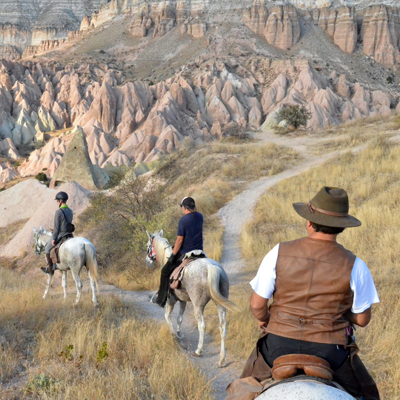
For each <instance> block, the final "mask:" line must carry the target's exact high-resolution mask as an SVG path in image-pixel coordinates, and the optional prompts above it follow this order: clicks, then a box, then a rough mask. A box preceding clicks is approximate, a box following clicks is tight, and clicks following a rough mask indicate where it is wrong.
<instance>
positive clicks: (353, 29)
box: [312, 7, 357, 54]
mask: <svg viewBox="0 0 400 400" xmlns="http://www.w3.org/2000/svg"><path fill="white" fill-rule="evenodd" d="M312 16H313V20H314V23H315V24H317V25H318V26H319V27H320V28H321V29H322V30H323V31H324V32H326V33H327V34H328V35H329V36H330V37H331V38H332V39H333V41H334V43H335V44H336V45H337V46H339V47H340V49H341V50H342V51H344V52H345V53H348V54H351V53H353V52H354V50H355V49H356V45H357V15H356V11H355V9H354V8H350V7H340V8H322V9H316V10H314V12H313V14H312Z"/></svg>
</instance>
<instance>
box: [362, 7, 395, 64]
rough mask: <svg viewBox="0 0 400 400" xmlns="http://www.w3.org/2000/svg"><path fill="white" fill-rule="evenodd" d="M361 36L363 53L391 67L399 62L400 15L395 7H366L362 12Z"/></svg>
mask: <svg viewBox="0 0 400 400" xmlns="http://www.w3.org/2000/svg"><path fill="white" fill-rule="evenodd" d="M396 11H397V10H396ZM361 37H362V40H363V51H364V54H366V55H368V56H371V57H373V58H374V59H375V61H377V62H378V63H380V64H383V65H385V66H388V67H391V66H394V65H396V64H398V63H399V62H400V52H399V43H400V16H399V13H398V12H395V9H392V8H391V7H387V6H372V7H368V8H367V9H366V11H365V13H364V18H363V22H362V28H361Z"/></svg>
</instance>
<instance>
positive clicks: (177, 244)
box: [173, 236, 184, 255]
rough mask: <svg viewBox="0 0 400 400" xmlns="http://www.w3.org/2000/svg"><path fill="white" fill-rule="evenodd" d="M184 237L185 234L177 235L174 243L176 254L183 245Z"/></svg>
mask: <svg viewBox="0 0 400 400" xmlns="http://www.w3.org/2000/svg"><path fill="white" fill-rule="evenodd" d="M183 239H184V237H183V236H177V238H176V241H175V244H174V250H173V253H174V254H175V255H176V254H178V251H179V250H180V248H181V247H182V243H183Z"/></svg>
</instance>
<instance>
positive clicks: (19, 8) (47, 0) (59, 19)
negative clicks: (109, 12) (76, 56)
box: [0, 0, 107, 58]
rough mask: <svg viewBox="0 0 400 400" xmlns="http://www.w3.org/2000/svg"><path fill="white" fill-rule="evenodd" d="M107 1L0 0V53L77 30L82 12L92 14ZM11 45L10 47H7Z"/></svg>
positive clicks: (9, 54)
mask: <svg viewBox="0 0 400 400" xmlns="http://www.w3.org/2000/svg"><path fill="white" fill-rule="evenodd" d="M106 3H107V0H69V1H65V0H35V1H32V0H2V1H1V2H0V53H3V54H4V53H5V52H6V49H4V48H3V49H2V47H3V46H8V47H9V49H8V50H9V52H8V58H12V57H13V56H15V52H19V53H21V54H22V52H23V51H24V50H25V48H26V47H27V46H29V45H39V44H40V42H41V41H42V40H50V39H60V38H66V37H67V35H68V32H69V31H72V30H77V29H79V26H80V23H81V21H82V19H83V18H84V17H85V15H92V14H93V13H94V12H95V11H97V10H98V9H99V8H100V7H101V6H102V5H104V4H106ZM10 46H12V47H10Z"/></svg>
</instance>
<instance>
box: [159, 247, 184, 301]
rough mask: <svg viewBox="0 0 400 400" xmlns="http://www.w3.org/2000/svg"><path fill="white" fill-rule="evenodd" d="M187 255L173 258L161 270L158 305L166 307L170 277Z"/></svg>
mask: <svg viewBox="0 0 400 400" xmlns="http://www.w3.org/2000/svg"><path fill="white" fill-rule="evenodd" d="M184 256H185V254H181V255H179V256H176V257H174V258H173V259H172V260H171V258H170V259H169V260H168V261H167V263H166V264H165V265H164V267H163V268H162V270H161V278H160V289H159V290H158V296H157V303H158V304H160V305H161V306H164V305H165V303H166V302H167V296H168V290H169V277H170V275H171V274H172V272H173V271H174V269H175V268H176V267H179V265H180V264H181V263H182V259H183V257H184Z"/></svg>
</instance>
